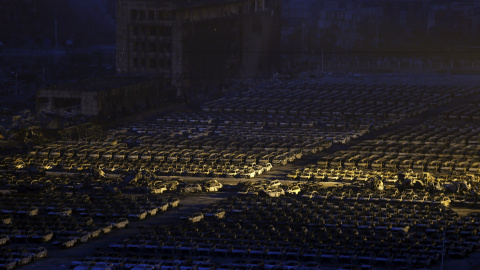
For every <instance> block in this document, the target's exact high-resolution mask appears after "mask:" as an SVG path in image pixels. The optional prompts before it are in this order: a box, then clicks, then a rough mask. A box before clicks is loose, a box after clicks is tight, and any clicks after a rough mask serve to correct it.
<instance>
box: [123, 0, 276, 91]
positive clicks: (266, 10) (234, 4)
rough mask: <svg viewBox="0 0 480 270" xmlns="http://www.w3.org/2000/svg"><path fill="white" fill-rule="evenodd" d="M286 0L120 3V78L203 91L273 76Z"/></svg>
mask: <svg viewBox="0 0 480 270" xmlns="http://www.w3.org/2000/svg"><path fill="white" fill-rule="evenodd" d="M280 12H281V0H222V1H220V0H164V1H158V0H136V1H131V0H118V1H117V38H116V39H117V50H116V68H117V70H116V71H117V73H118V74H130V75H132V74H133V75H142V76H152V77H157V78H164V79H165V80H166V81H167V85H171V86H173V87H175V88H177V89H178V90H179V92H178V94H180V93H182V91H183V90H186V91H189V90H192V91H193V90H195V91H199V90H200V91H203V90H205V89H208V88H210V87H216V86H218V85H220V84H222V83H223V82H224V81H225V80H226V79H230V78H238V77H250V76H256V75H257V74H261V73H264V72H272V69H273V65H274V64H275V61H276V59H278V57H275V56H276V53H278V49H277V46H279V44H280V27H281V26H280V25H281V23H280Z"/></svg>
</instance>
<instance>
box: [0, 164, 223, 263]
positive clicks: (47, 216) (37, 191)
mask: <svg viewBox="0 0 480 270" xmlns="http://www.w3.org/2000/svg"><path fill="white" fill-rule="evenodd" d="M0 178H1V181H0V191H1V192H0V245H1V246H2V251H1V254H2V258H0V265H1V267H2V269H12V268H13V267H17V266H19V265H23V264H26V263H29V262H31V261H32V260H33V259H39V258H42V257H44V256H46V252H47V251H46V250H45V248H48V249H50V248H70V247H73V246H76V245H78V244H82V243H86V242H88V241H90V240H91V239H94V238H97V237H101V236H102V235H105V234H108V233H110V232H112V231H113V230H116V229H122V228H124V227H125V226H127V225H128V224H129V222H130V221H132V220H143V219H145V218H147V217H149V216H153V215H158V214H159V213H162V212H165V211H167V210H168V209H171V208H174V207H177V206H178V205H179V202H180V201H179V199H178V198H176V197H171V196H159V195H157V194H152V193H145V194H143V195H140V196H132V195H124V194H122V192H120V191H119V189H118V188H117V187H121V186H120V184H121V182H123V181H110V182H108V181H107V180H106V179H103V180H105V181H99V180H98V181H97V180H91V179H90V178H92V177H91V176H85V175H70V176H66V175H42V174H32V173H26V172H24V173H16V174H12V173H8V172H1V176H0ZM117 180H118V179H117ZM210 182H211V181H210ZM210 182H208V181H205V183H204V184H205V185H208V184H212V183H210ZM212 186H213V184H212ZM217 187H218V186H217ZM19 245H24V246H25V248H24V249H22V250H23V251H25V252H23V253H21V254H20V253H18V249H17V247H18V246H19ZM42 246H43V247H42ZM33 250H37V251H38V252H37V253H38V254H37V255H33ZM40 251H42V252H43V251H44V253H41V254H40ZM42 254H44V255H42Z"/></svg>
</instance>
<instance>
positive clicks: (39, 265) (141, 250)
mask: <svg viewBox="0 0 480 270" xmlns="http://www.w3.org/2000/svg"><path fill="white" fill-rule="evenodd" d="M478 90H479V88H478V87H475V86H474V85H469V84H459V85H453V86H452V85H450V84H438V85H435V84H431V83H429V84H425V85H422V84H405V83H388V84H387V83H383V84H382V83H374V84H369V83H351V82H346V83H341V82H322V81H319V82H318V81H311V80H309V81H283V82H281V81H277V82H272V83H271V84H267V85H263V86H262V87H259V88H256V89H251V90H245V91H242V92H238V93H237V94H236V95H234V96H233V97H232V98H229V99H225V98H224V99H219V100H214V101H211V102H208V103H206V104H204V105H203V106H202V108H201V109H200V110H189V111H182V112H173V113H168V114H160V115H158V116H157V117H156V118H155V120H153V121H143V122H136V123H132V124H127V125H125V126H120V127H116V128H114V129H111V130H109V131H108V132H107V133H106V135H105V137H104V138H102V139H100V140H90V141H81V140H77V141H75V140H68V141H57V142H55V143H47V144H40V145H36V146H33V147H31V148H30V149H29V150H28V151H27V152H25V153H23V154H18V155H15V156H4V157H2V162H1V163H0V166H1V172H0V173H1V176H2V178H1V182H0V190H1V191H2V192H1V195H0V196H2V200H1V203H0V206H1V207H0V209H2V213H1V214H2V220H1V221H2V222H1V223H0V235H1V239H3V240H4V241H3V242H0V243H2V245H1V246H0V248H1V249H2V254H5V255H4V257H3V258H2V259H1V261H0V266H2V264H3V267H4V268H6V269H10V268H15V267H19V266H21V269H62V268H69V267H73V268H74V269H75V267H77V268H76V269H91V268H92V267H94V265H97V267H99V268H98V269H108V267H110V269H274V268H275V269H338V268H339V267H345V268H347V267H350V268H349V269H373V268H375V269H377V268H378V269H391V268H408V269H410V268H414V269H415V268H431V269H437V268H439V266H440V264H441V262H442V254H443V253H444V254H445V256H444V259H445V266H449V265H452V264H456V263H460V262H461V263H462V265H464V266H468V267H474V265H475V260H476V258H477V257H478V255H476V254H478V252H477V251H476V250H477V248H478V246H479V245H480V239H479V238H478V237H479V236H478V226H479V224H480V216H479V215H478V214H475V212H477V210H478V206H477V199H478V198H477V197H478V177H479V176H480V170H479V168H480V164H479V163H478V159H479V156H480V148H479V147H480V146H479V143H480V141H479V139H478V134H477V133H478V121H480V109H479V107H478V106H477V105H476V104H477V101H478V99H479V92H478ZM455 209H458V210H459V211H458V213H457V212H456V211H455ZM39 247H44V248H46V249H47V251H48V255H47V258H35V254H37V255H38V254H39V252H38V248H39ZM34 248H36V249H37V250H35V251H34V250H33V249H34ZM35 252H36V253H35ZM37 257H38V256H37ZM82 265H83V266H84V267H86V268H81V267H82ZM101 267H103V268H101ZM135 267H137V268H135ZM141 267H145V268H141ZM149 267H150V268H149ZM152 267H153V268H152ZM96 269H97V268H96ZM445 269H448V267H445ZM472 269H473V268H472Z"/></svg>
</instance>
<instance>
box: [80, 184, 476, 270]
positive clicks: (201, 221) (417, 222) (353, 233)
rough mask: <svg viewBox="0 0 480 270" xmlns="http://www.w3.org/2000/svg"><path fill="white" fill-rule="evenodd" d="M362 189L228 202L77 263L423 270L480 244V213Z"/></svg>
mask: <svg viewBox="0 0 480 270" xmlns="http://www.w3.org/2000/svg"><path fill="white" fill-rule="evenodd" d="M277 184H278V185H279V186H280V185H281V184H280V183H277V182H269V183H263V182H261V183H259V184H257V185H262V186H267V185H268V186H275V185H277ZM306 188H307V187H306ZM315 188H316V187H315V185H311V186H310V187H308V188H307V189H315ZM357 191H358V192H359V193H362V194H365V193H363V192H364V189H361V188H358V189H352V187H347V186H343V187H340V186H334V187H331V188H323V189H319V193H318V195H317V196H314V197H306V196H297V195H294V194H292V195H285V196H282V197H279V198H272V197H268V196H257V195H239V196H233V197H229V198H227V199H224V200H221V201H218V202H216V203H214V204H213V205H210V206H208V207H206V208H205V209H203V210H202V212H199V213H196V214H195V215H192V216H191V217H189V218H188V219H186V222H184V223H181V224H177V225H175V226H152V227H148V228H146V229H145V231H144V232H142V234H140V235H135V236H132V237H127V238H125V239H121V240H119V241H117V242H116V243H113V244H111V245H110V251H109V253H108V254H109V255H108V256H106V255H105V253H103V254H97V255H95V256H90V257H86V258H83V259H82V260H78V261H83V262H84V263H88V262H93V263H101V262H103V263H110V264H116V265H117V266H118V267H119V269H124V268H125V269H130V268H131V269H141V268H139V267H140V266H141V265H145V264H146V265H149V266H151V267H152V268H150V269H183V268H182V267H184V268H185V269H186V268H188V269H192V268H195V269H259V268H261V269H273V268H274V269H318V268H321V267H322V266H323V267H333V266H334V265H335V266H337V267H338V266H339V265H340V266H342V265H343V266H346V265H348V266H352V265H353V266H354V267H360V266H362V265H363V266H365V265H368V266H369V267H377V266H378V267H397V268H398V267H406V268H421V267H429V266H431V265H432V264H434V263H437V262H439V261H440V259H441V257H442V254H443V253H444V254H445V256H447V257H452V258H463V257H465V256H466V255H467V254H468V253H470V252H473V251H474V250H476V249H477V248H478V247H479V246H480V238H479V236H478V229H477V227H478V225H479V224H480V215H476V214H471V215H469V216H466V217H463V218H461V217H459V216H458V215H457V214H456V213H455V212H454V211H452V210H451V209H449V208H446V207H445V206H443V205H442V204H441V203H438V202H436V201H435V200H433V201H427V200H425V201H415V200H411V201H408V200H403V201H402V200H394V198H396V196H397V194H398V191H393V190H389V191H384V192H383V196H384V198H388V199H390V200H381V199H377V200H375V199H374V197H370V198H367V196H366V195H361V196H360V198H361V199H360V198H358V199H355V197H359V195H358V194H356V193H357ZM400 193H401V194H403V195H405V196H406V197H407V196H409V195H410V194H412V192H411V191H409V190H404V191H402V192H400ZM219 213H221V214H219ZM132 254H135V257H134V256H133V255H132ZM152 258H155V259H152ZM274 261H276V263H275V264H274V263H273V262H274ZM127 264H128V266H127ZM120 267H124V268H120ZM135 267H138V268H135ZM142 267H143V266H142Z"/></svg>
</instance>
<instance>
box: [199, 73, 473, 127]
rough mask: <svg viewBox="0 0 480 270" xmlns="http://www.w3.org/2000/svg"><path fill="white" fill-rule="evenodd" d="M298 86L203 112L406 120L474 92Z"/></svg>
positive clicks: (251, 94)
mask: <svg viewBox="0 0 480 270" xmlns="http://www.w3.org/2000/svg"><path fill="white" fill-rule="evenodd" d="M299 84H300V85H292V84H291V83H285V84H282V83H280V84H272V85H269V86H267V87H265V88H260V89H259V88H255V89H252V90H250V91H244V92H242V93H240V94H239V95H238V96H237V97H235V98H228V99H227V98H221V99H218V100H214V101H211V102H208V103H206V104H205V105H204V106H203V110H204V111H205V112H215V113H235V114H244V113H247V114H261V115H277V114H280V115H312V116H321V115H323V116H334V115H337V116H340V115H345V116H353V115H355V116H357V117H358V116H370V117H371V116H374V115H377V116H382V117H390V118H407V117H411V116H414V115H416V114H418V113H421V112H422V111H424V110H425V109H426V108H428V107H429V106H439V105H443V104H445V103H446V102H448V101H449V100H450V99H451V98H452V97H453V96H455V95H468V94H472V93H474V92H476V91H478V89H475V88H473V87H463V88H460V87H459V88H458V89H456V91H458V92H456V93H454V92H453V91H452V89H451V88H450V87H432V86H429V87H427V86H426V87H422V89H421V91H420V90H419V87H416V86H412V85H390V86H385V85H376V86H373V85H360V84H348V83H334V84H331V83H319V82H311V83H309V84H304V83H299Z"/></svg>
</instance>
